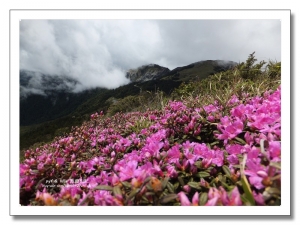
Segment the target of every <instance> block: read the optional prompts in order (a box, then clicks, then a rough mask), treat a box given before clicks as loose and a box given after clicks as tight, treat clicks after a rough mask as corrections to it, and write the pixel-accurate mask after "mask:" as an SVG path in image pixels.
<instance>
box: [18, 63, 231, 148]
mask: <svg viewBox="0 0 300 225" xmlns="http://www.w3.org/2000/svg"><path fill="white" fill-rule="evenodd" d="M235 65H236V63H234V62H227V61H220V60H218V61H213V60H207V61H200V62H196V63H193V64H190V65H188V66H184V67H178V68H176V69H174V70H172V71H170V70H169V69H168V68H165V67H161V66H159V65H155V64H150V65H145V66H142V67H139V68H137V69H132V70H130V71H128V73H127V76H128V78H130V79H131V83H129V84H128V85H124V86H121V87H119V88H116V89H111V90H108V89H104V88H96V89H91V90H86V91H83V92H80V93H72V84H73V85H74V84H76V81H74V80H72V79H70V78H65V80H64V79H62V78H59V77H52V78H50V77H46V76H42V78H39V79H40V80H39V82H40V83H39V86H38V87H35V86H34V82H33V81H34V79H32V75H31V76H30V73H29V72H28V71H26V72H24V71H21V73H20V84H21V86H20V88H21V98H20V125H21V134H20V140H21V146H20V147H21V149H23V148H28V147H29V146H30V145H32V144H34V143H37V142H44V141H50V140H52V138H53V137H54V136H55V135H56V134H60V133H62V132H65V131H68V130H70V129H71V127H72V126H74V125H79V124H80V123H82V122H83V121H84V120H86V119H87V118H88V115H89V114H91V113H93V112H96V111H98V112H99V111H104V112H105V113H106V112H107V110H108V109H109V107H110V106H111V104H112V101H111V100H113V102H116V101H118V99H123V98H125V97H126V96H137V95H140V94H141V93H142V92H147V91H150V92H153V91H154V92H155V91H157V90H160V91H162V92H163V93H166V94H167V95H169V94H171V93H172V91H173V90H174V89H175V88H178V87H179V85H180V84H181V83H182V82H189V81H191V82H194V81H195V80H201V79H204V78H206V77H208V76H209V75H211V74H214V73H216V72H219V71H224V70H227V69H230V68H232V67H233V66H235ZM57 87H58V88H57ZM39 88H40V89H39ZM22 90H23V92H22ZM26 90H27V92H26ZM28 90H31V91H33V92H31V93H28ZM26 94H27V96H25V95H26ZM22 96H23V97H22ZM24 96H25V97H24Z"/></svg>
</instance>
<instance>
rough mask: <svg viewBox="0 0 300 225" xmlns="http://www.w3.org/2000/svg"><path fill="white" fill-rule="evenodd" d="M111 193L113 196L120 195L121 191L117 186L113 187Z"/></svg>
mask: <svg viewBox="0 0 300 225" xmlns="http://www.w3.org/2000/svg"><path fill="white" fill-rule="evenodd" d="M113 193H114V196H122V191H121V189H120V187H119V186H114V187H113Z"/></svg>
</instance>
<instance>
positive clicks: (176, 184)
mask: <svg viewBox="0 0 300 225" xmlns="http://www.w3.org/2000/svg"><path fill="white" fill-rule="evenodd" d="M173 187H174V191H176V190H177V188H178V187H179V182H176V183H175V184H174V185H173Z"/></svg>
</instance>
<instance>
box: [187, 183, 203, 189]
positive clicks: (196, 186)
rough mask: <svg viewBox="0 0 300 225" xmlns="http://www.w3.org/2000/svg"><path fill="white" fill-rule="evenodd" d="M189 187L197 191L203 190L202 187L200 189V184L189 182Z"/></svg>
mask: <svg viewBox="0 0 300 225" xmlns="http://www.w3.org/2000/svg"><path fill="white" fill-rule="evenodd" d="M188 185H189V186H190V187H191V188H195V189H197V190H201V187H200V184H199V182H188Z"/></svg>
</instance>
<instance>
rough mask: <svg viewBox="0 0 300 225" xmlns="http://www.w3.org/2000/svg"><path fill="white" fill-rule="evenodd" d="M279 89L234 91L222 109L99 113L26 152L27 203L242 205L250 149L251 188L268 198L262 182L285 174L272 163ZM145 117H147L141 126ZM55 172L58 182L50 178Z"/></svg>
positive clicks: (23, 186)
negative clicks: (52, 182)
mask: <svg viewBox="0 0 300 225" xmlns="http://www.w3.org/2000/svg"><path fill="white" fill-rule="evenodd" d="M280 97H281V95H280V87H279V88H278V89H277V90H276V91H274V92H266V93H265V94H264V95H263V96H261V97H258V96H257V97H253V98H250V97H245V98H243V99H238V97H237V96H233V97H232V98H231V99H230V101H229V102H228V104H227V107H230V111H229V112H230V113H229V114H228V115H224V116H222V115H223V110H224V109H223V107H221V106H220V104H218V102H217V101H216V102H215V103H214V104H211V105H208V106H203V107H199V108H198V107H188V106H187V104H186V103H185V102H179V101H171V102H169V104H168V105H167V106H166V107H165V109H164V110H162V111H147V112H145V113H139V112H136V113H128V114H121V113H119V114H116V115H115V116H113V117H110V118H104V117H103V116H102V113H101V114H100V115H101V116H99V114H97V113H95V114H93V115H91V121H90V122H86V123H84V124H83V125H82V126H80V127H74V128H73V130H72V131H71V133H70V134H69V136H65V137H57V138H56V139H55V140H54V141H53V142H52V143H51V144H46V145H44V146H42V147H40V148H37V149H35V150H27V151H26V152H25V158H26V159H25V160H24V162H22V163H21V164H20V193H21V196H20V198H21V199H20V201H21V204H23V205H149V204H153V205H160V204H162V205H164V204H166V205H168V204H169V205H170V204H171V205H176V204H179V205H243V202H242V197H241V196H242V195H243V194H244V192H243V189H242V188H241V186H239V181H240V179H241V175H240V168H239V165H240V163H241V158H242V157H243V156H244V155H247V160H246V164H245V175H246V176H247V179H248V180H249V183H250V186H251V190H252V195H253V196H254V199H255V202H256V204H258V205H265V201H266V199H265V198H264V197H263V193H264V190H265V189H266V188H267V187H269V186H270V185H272V184H273V183H274V182H273V183H272V182H271V181H270V180H272V181H273V177H275V176H278V175H279V174H280V170H279V169H278V168H275V167H272V166H271V164H272V163H279V162H280V161H281V145H280V140H281V126H280V124H281V123H280V119H281V105H280V104H281V99H280ZM243 102H245V103H243ZM194 105H196V104H194ZM142 121H147V122H148V125H147V126H146V127H143V128H142V129H140V130H138V132H137V131H136V130H135V129H134V128H135V127H137V124H138V123H142ZM134 130H135V131H134ZM261 140H264V143H265V146H264V150H263V151H262V149H261ZM223 166H226V167H228V168H229V171H230V174H227V177H225V174H224V170H223ZM220 176H221V177H220ZM219 177H220V178H219ZM50 179H51V180H56V183H55V185H52V186H51V185H45V182H46V181H47V180H50ZM62 179H65V180H67V181H66V182H65V183H63V182H62ZM222 179H223V180H222ZM70 180H77V182H76V185H75V184H74V183H72V182H70ZM268 181H269V182H268ZM277 181H278V179H277ZM279 182H280V179H279ZM224 183H225V184H224ZM223 185H225V186H223ZM226 186H230V187H229V188H226ZM238 187H239V188H238ZM204 192H206V193H207V199H206V200H205V202H202V203H200V202H201V201H203V199H202V200H201V201H200V197H199V196H200V195H201V193H204ZM32 194H34V195H35V196H36V197H35V198H34V199H32V198H30V197H28V196H30V195H32ZM166 199H167V200H166Z"/></svg>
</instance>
